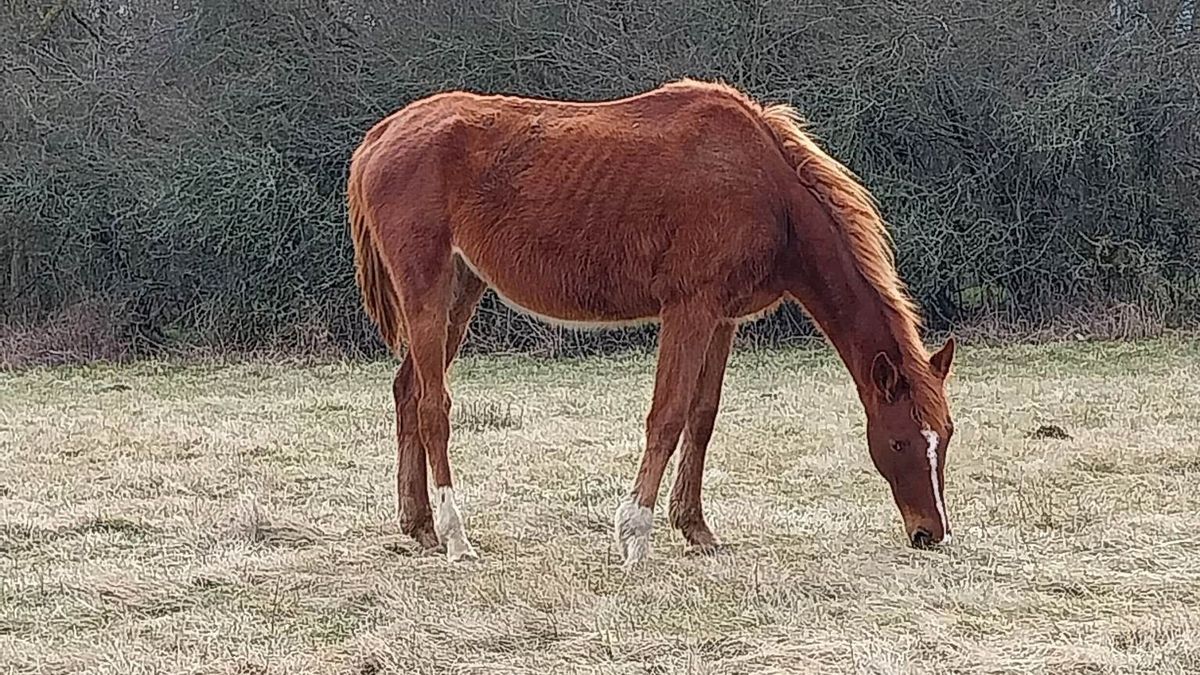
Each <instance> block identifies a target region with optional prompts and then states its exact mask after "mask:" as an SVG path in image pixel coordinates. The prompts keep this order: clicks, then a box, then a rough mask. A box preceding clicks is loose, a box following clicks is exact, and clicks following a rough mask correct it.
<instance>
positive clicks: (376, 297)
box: [346, 147, 405, 353]
mask: <svg viewBox="0 0 1200 675" xmlns="http://www.w3.org/2000/svg"><path fill="white" fill-rule="evenodd" d="M362 165H363V161H362V148H361V147H360V148H359V149H358V150H356V151H355V153H354V156H353V157H352V158H351V160H350V176H349V178H348V179H347V181H346V201H347V207H348V212H349V214H348V215H349V219H350V238H351V239H352V240H353V241H354V278H355V281H356V282H357V283H358V290H359V292H361V293H362V300H363V308H364V309H365V310H366V312H367V316H368V317H370V319H371V321H372V322H373V323H374V324H375V327H376V328H378V329H379V334H380V337H382V338H383V342H384V343H385V344H386V345H387V346H388V349H390V350H391V351H392V353H398V352H399V351H400V349H401V347H402V346H403V343H404V337H405V336H404V315H403V313H402V311H401V309H400V296H399V295H398V294H397V293H396V285H395V283H394V282H393V281H392V275H391V273H390V272H389V271H388V267H387V262H386V261H385V260H384V258H383V254H382V252H381V251H380V250H379V245H378V242H377V239H376V236H375V235H374V234H373V233H372V231H371V227H372V223H371V222H370V219H369V218H368V217H367V213H366V204H365V203H364V201H363V190H362V169H363V167H362Z"/></svg>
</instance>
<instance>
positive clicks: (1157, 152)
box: [0, 0, 1200, 353]
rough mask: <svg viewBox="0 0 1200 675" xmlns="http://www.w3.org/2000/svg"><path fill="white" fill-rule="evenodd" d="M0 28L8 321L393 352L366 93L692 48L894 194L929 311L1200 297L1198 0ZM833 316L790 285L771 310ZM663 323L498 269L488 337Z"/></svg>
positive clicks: (661, 72)
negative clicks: (367, 191) (357, 179)
mask: <svg viewBox="0 0 1200 675" xmlns="http://www.w3.org/2000/svg"><path fill="white" fill-rule="evenodd" d="M0 35H2V36H3V38H2V42H0V68H2V71H0V72H3V82H2V95H0V120H2V123H3V124H2V127H0V128H2V129H3V137H4V138H3V140H4V142H3V154H2V155H0V224H2V229H0V323H3V324H6V325H8V326H25V327H28V326H38V325H59V326H64V325H65V326H68V327H69V326H75V327H76V328H77V329H78V327H79V326H92V328H89V329H87V330H89V331H95V330H100V329H99V328H96V327H95V326H99V325H102V326H103V329H104V330H105V331H108V333H109V334H111V336H112V339H113V340H114V341H116V342H119V343H120V344H122V345H125V346H132V347H133V348H139V349H140V348H161V347H162V346H164V345H201V346H208V347H214V348H237V349H240V348H253V347H260V346H264V345H276V346H282V347H285V348H292V349H307V348H338V349H352V350H359V351H366V352H378V350H379V349H380V345H379V343H378V340H377V339H376V337H375V333H374V330H373V328H372V327H371V326H370V325H369V324H367V322H366V320H365V317H364V316H363V314H362V312H361V311H360V309H359V298H358V293H357V290H356V288H355V286H354V279H353V263H352V249H351V245H350V242H349V239H348V236H347V231H346V221H345V205H344V180H345V173H346V164H347V161H348V158H349V154H350V152H351V151H352V149H353V147H354V146H355V144H357V142H358V141H359V140H360V138H361V137H362V134H363V133H364V132H365V130H366V129H367V128H368V127H369V126H370V125H371V124H372V123H374V122H375V121H376V120H378V119H379V118H380V117H382V116H383V115H385V114H387V113H389V112H391V111H393V110H395V109H396V108H398V107H400V106H402V105H404V104H406V103H408V102H410V101H412V100H414V99H416V98H419V97H421V96H425V95H428V94H431V93H434V92H437V91H441V90H445V89H452V88H467V89H472V90H476V91H488V92H505V93H514V94H527V95H536V96H546V97H560V98H574V99H589V100H596V99H604V98H613V97H618V96H625V95H630V94H633V93H636V92H639V91H642V90H645V89H647V88H651V87H654V86H657V85H658V84H661V83H662V82H665V81H667V80H670V79H675V78H678V77H683V76H690V77H698V78H719V79H722V80H724V81H726V82H729V83H730V84H733V85H735V86H738V87H740V88H742V89H745V90H747V91H748V92H750V93H751V94H752V95H754V96H756V97H760V98H762V99H764V100H772V101H787V102H790V103H792V104H794V105H795V106H797V107H798V108H799V109H800V110H801V111H802V112H803V113H804V115H805V116H806V117H808V118H809V120H810V122H811V127H812V129H813V130H814V131H815V132H816V133H817V134H818V135H819V136H820V138H821V139H822V141H823V143H824V144H825V145H826V147H827V148H829V150H830V151H831V152H832V153H833V154H835V155H836V156H837V157H839V158H841V159H842V160H843V161H845V162H846V163H847V164H848V165H849V166H850V167H851V168H853V169H854V170H855V171H856V172H857V173H858V174H859V175H860V176H861V177H862V178H863V179H864V181H865V182H866V183H867V184H868V186H870V188H871V189H872V190H873V191H874V192H875V193H876V194H877V196H878V197H879V200H880V202H881V204H882V207H883V210H884V213H885V215H886V217H887V218H888V220H889V222H890V223H891V225H892V229H893V232H894V236H895V241H896V246H897V260H898V264H899V266H900V268H901V274H902V275H903V276H904V277H905V278H906V279H907V281H908V283H909V285H910V287H911V288H912V290H913V292H914V294H915V295H916V296H917V297H918V299H919V301H920V302H921V304H922V306H923V307H924V309H925V312H926V314H927V318H928V323H929V324H930V325H931V326H932V327H934V328H950V327H957V326H964V325H972V324H974V325H986V326H989V327H991V329H993V330H995V331H1001V332H1002V331H1004V330H1007V329H1009V328H1011V327H1013V326H1018V325H1031V324H1036V323H1037V322H1040V321H1052V320H1055V319H1057V318H1063V317H1074V318H1080V317H1084V318H1086V317H1102V316H1105V315H1106V314H1105V313H1106V312H1112V311H1115V309H1114V308H1122V307H1125V308H1129V307H1132V308H1135V309H1136V312H1137V314H1138V316H1142V317H1149V319H1150V320H1153V321H1155V322H1160V323H1162V324H1194V323H1195V322H1196V320H1197V319H1200V311H1198V310H1197V307H1198V306H1200V304H1198V303H1197V300H1200V272H1198V269H1197V266H1198V264H1200V190H1198V189H1197V186H1198V185H1200V182H1198V180H1197V179H1198V178H1200V124H1198V122H1197V120H1200V80H1197V78H1196V76H1195V73H1196V72H1197V71H1198V70H1200V17H1197V16H1196V14H1195V7H1194V2H1192V1H1190V0H1107V1H1097V2H1077V3H1067V2H1062V1H1061V0H1025V1H1022V2H1002V3H996V2H991V1H988V0H959V1H957V2H954V3H945V2H939V1H937V0H884V1H880V2H876V3H862V4H859V5H847V4H846V3H841V2H833V1H832V0H762V1H761V2H745V1H742V0H664V1H662V2H654V3H650V2H635V1H633V0H399V1H393V2H384V1H382V0H273V1H272V2H269V3H268V2H245V1H243V0H107V1H106V0H9V2H6V3H4V7H3V8H2V9H0ZM80 308H84V309H82V310H81V309H80ZM71 312H75V314H72V313H71ZM79 312H85V313H86V312H90V313H91V322H88V321H83V320H82V319H81V318H80V317H81V316H82V315H81V314H79ZM64 316H67V317H73V318H71V319H70V320H67V321H64V320H62V318H61V317H64ZM56 317H57V318H58V319H57V321H58V323H57V324H55V321H56ZM811 331H812V328H811V326H810V325H809V324H808V323H807V322H806V321H805V320H804V319H803V317H802V315H800V314H799V313H798V312H796V311H789V312H784V313H782V314H780V315H779V316H776V317H773V318H772V319H769V320H766V321H763V322H760V323H759V324H756V325H755V326H754V327H752V328H751V330H750V331H749V333H750V334H751V335H752V336H757V337H761V338H764V339H775V338H787V337H790V336H793V335H803V334H811ZM638 335H643V336H644V335H645V333H643V334H638V333H632V334H622V335H621V336H620V337H614V336H612V335H606V334H576V333H573V332H570V331H562V330H557V329H550V328H546V327H543V326H540V325H537V324H535V323H534V322H532V321H531V320H528V319H525V318H523V317H520V316H516V315H514V314H513V313H512V312H510V311H509V310H507V309H505V308H503V307H502V306H500V305H499V304H497V302H496V301H495V299H494V298H493V297H491V296H490V295H489V297H488V298H487V299H486V300H485V302H484V305H483V307H482V308H481V311H480V315H479V316H478V317H477V319H476V322H475V326H474V328H473V333H472V338H471V345H472V348H474V349H529V348H536V349H543V350H551V351H554V352H556V353H573V352H581V351H587V350H588V349H593V348H597V346H602V345H604V344H607V343H606V341H609V342H611V341H613V340H630V339H638ZM631 336H632V337H631Z"/></svg>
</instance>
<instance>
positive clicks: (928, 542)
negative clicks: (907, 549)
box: [912, 527, 933, 548]
mask: <svg viewBox="0 0 1200 675" xmlns="http://www.w3.org/2000/svg"><path fill="white" fill-rule="evenodd" d="M912 545H913V548H929V547H930V546H932V545H933V535H932V534H930V533H929V530H926V529H925V528H923V527H918V528H917V529H915V530H913V533H912Z"/></svg>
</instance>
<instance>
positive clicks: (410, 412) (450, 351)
mask: <svg viewBox="0 0 1200 675" xmlns="http://www.w3.org/2000/svg"><path fill="white" fill-rule="evenodd" d="M485 289H486V286H485V284H484V283H483V281H481V280H480V279H479V277H477V276H475V275H474V274H473V273H472V272H471V271H470V270H469V269H467V267H466V265H464V264H463V263H462V262H461V261H459V263H458V266H457V269H456V276H455V283H454V292H453V296H454V299H453V301H452V304H451V307H450V316H449V322H448V323H449V325H448V328H447V335H446V366H445V367H446V369H449V368H450V364H451V363H452V362H453V361H454V357H455V356H456V355H457V354H458V350H459V347H460V346H461V344H462V341H463V337H464V336H465V335H466V332H467V327H468V326H469V325H470V323H471V317H472V316H473V315H474V313H475V307H476V306H477V305H478V304H479V298H480V297H482V296H483V292H484V290H485ZM392 392H393V395H394V396H395V400H396V437H397V445H398V451H397V456H396V496H397V507H398V509H397V510H398V511H399V517H400V528H401V530H403V531H404V533H405V534H407V535H408V536H410V537H412V538H413V539H415V540H416V541H417V542H418V543H419V544H421V545H422V546H424V547H425V548H435V547H436V546H437V545H438V538H437V533H436V532H435V530H434V524H433V513H432V510H431V509H430V506H429V487H428V484H427V482H426V463H425V462H426V452H425V446H424V445H423V444H422V443H421V435H420V432H419V429H418V420H417V397H416V375H415V372H414V368H413V359H412V353H411V352H410V353H409V354H407V355H406V356H405V357H404V363H403V364H401V366H400V369H399V370H398V371H397V372H396V377H395V380H394V381H393V382H392Z"/></svg>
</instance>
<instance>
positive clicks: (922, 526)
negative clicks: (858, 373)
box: [864, 338, 954, 548]
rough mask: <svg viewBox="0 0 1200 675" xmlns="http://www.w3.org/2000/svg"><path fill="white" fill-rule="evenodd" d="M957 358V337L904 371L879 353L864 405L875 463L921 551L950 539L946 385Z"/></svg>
mask: <svg viewBox="0 0 1200 675" xmlns="http://www.w3.org/2000/svg"><path fill="white" fill-rule="evenodd" d="M953 359H954V339H953V338H951V339H950V340H948V341H947V342H946V344H945V345H944V346H943V347H942V348H941V349H940V350H938V352H937V353H935V354H934V355H933V356H932V357H930V358H929V362H928V364H921V365H922V367H918V368H903V369H902V368H899V367H897V365H896V364H895V363H893V361H892V359H891V358H889V357H888V356H887V354H884V353H883V352H880V353H879V354H877V355H876V356H875V358H874V361H873V362H872V364H871V377H870V383H869V388H870V394H869V395H868V396H866V397H865V401H864V402H865V403H866V412H867V443H868V444H869V445H870V449H871V460H872V461H873V462H874V463H875V468H876V469H878V470H879V473H881V474H882V475H883V477H884V478H886V479H887V482H888V484H889V485H890V486H891V488H892V497H893V498H894V499H895V500H896V506H898V507H899V508H900V515H901V516H902V517H903V518H904V529H905V532H906V533H907V535H908V539H909V542H911V543H912V545H913V546H915V547H918V548H924V547H926V546H929V545H931V544H937V543H941V542H943V541H948V540H949V539H950V523H949V521H948V520H947V514H946V506H945V498H944V496H943V487H944V485H945V481H944V476H945V465H946V448H947V446H949V444H950V436H951V435H952V434H953V433H954V424H953V422H952V421H951V420H950V410H949V406H948V405H947V403H946V396H945V387H944V384H945V380H946V376H947V375H948V374H949V372H950V363H951V361H952V360H953ZM926 365H927V366H928V367H924V366H926ZM913 379H921V380H922V381H918V382H913V381H912V380H913Z"/></svg>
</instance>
